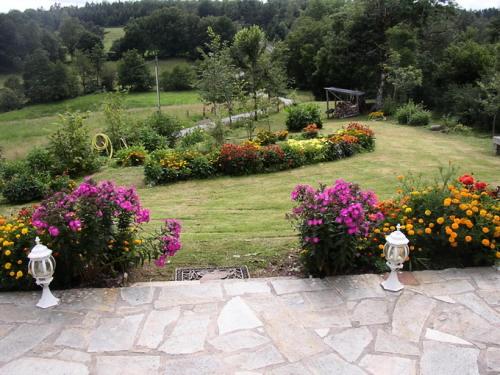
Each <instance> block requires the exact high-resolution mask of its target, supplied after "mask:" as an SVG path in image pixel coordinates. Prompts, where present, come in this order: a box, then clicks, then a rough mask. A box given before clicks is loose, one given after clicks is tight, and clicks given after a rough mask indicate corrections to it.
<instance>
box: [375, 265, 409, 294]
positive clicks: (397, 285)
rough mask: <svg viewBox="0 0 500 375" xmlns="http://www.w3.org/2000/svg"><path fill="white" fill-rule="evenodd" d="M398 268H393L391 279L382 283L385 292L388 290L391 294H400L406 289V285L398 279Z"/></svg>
mask: <svg viewBox="0 0 500 375" xmlns="http://www.w3.org/2000/svg"><path fill="white" fill-rule="evenodd" d="M396 270H397V268H393V267H391V273H390V274H389V277H388V278H387V279H386V280H384V281H382V283H380V285H382V288H384V289H385V290H388V291H390V292H399V291H400V290H402V289H403V288H404V285H403V284H401V282H400V281H399V278H398V273H397V271H396Z"/></svg>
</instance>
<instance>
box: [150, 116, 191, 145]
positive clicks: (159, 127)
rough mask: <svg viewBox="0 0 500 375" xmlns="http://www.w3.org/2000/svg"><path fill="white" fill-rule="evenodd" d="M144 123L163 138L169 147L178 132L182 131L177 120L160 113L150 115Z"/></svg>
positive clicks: (173, 142) (180, 124)
mask: <svg viewBox="0 0 500 375" xmlns="http://www.w3.org/2000/svg"><path fill="white" fill-rule="evenodd" d="M144 123H145V125H146V126H148V127H150V128H151V129H153V130H154V131H155V132H156V133H158V134H159V135H161V136H162V137H165V138H166V139H167V141H168V143H169V145H170V147H173V145H174V144H175V140H176V139H177V136H178V133H179V130H181V129H182V123H181V122H180V121H179V120H178V119H177V118H175V117H173V116H169V115H167V114H165V113H161V112H156V113H154V114H152V115H151V116H149V117H148V118H147V119H146V121H145V122H144Z"/></svg>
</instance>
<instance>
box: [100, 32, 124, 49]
mask: <svg viewBox="0 0 500 375" xmlns="http://www.w3.org/2000/svg"><path fill="white" fill-rule="evenodd" d="M124 35H125V30H123V27H106V28H104V40H103V44H104V51H106V52H108V51H109V50H110V49H111V46H112V45H113V42H114V41H115V40H118V39H120V38H121V37H123V36H124Z"/></svg>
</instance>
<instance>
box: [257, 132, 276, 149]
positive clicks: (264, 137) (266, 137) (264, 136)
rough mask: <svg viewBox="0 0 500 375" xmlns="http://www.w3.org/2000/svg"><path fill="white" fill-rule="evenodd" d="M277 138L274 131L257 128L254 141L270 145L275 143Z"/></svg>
mask: <svg viewBox="0 0 500 375" xmlns="http://www.w3.org/2000/svg"><path fill="white" fill-rule="evenodd" d="M277 140H278V137H277V135H276V134H275V133H273V132H270V131H269V130H265V129H259V130H258V131H257V135H256V137H255V141H256V142H257V143H258V144H260V145H262V146H266V145H272V144H274V143H276V141H277Z"/></svg>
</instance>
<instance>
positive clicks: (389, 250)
mask: <svg viewBox="0 0 500 375" xmlns="http://www.w3.org/2000/svg"><path fill="white" fill-rule="evenodd" d="M400 227H401V226H400V225H399V224H398V226H397V229H396V231H394V232H392V233H391V234H390V235H389V236H387V237H385V240H386V241H387V242H386V244H385V246H384V256H385V259H386V264H387V265H388V266H389V268H390V269H391V273H390V274H389V277H388V278H387V280H384V281H383V282H382V287H383V288H384V289H385V290H389V291H391V292H398V291H400V290H401V289H403V288H404V286H403V284H401V282H400V281H399V279H398V273H397V271H398V270H400V269H401V268H403V263H404V262H405V260H406V258H408V255H409V254H410V249H409V248H408V242H410V241H409V240H408V238H406V236H405V235H404V234H403V233H402V232H401V231H400V230H399V229H400Z"/></svg>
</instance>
